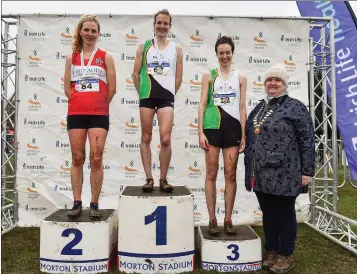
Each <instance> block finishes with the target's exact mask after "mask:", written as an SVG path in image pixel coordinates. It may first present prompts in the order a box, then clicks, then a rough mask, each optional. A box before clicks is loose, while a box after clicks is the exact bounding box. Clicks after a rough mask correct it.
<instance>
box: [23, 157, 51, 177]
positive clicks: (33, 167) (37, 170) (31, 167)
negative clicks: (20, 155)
mask: <svg viewBox="0 0 357 274" xmlns="http://www.w3.org/2000/svg"><path fill="white" fill-rule="evenodd" d="M40 160H41V161H43V158H40ZM22 168H23V169H24V170H28V171H30V172H32V173H34V174H44V172H45V166H44V165H43V164H27V163H23V164H22Z"/></svg>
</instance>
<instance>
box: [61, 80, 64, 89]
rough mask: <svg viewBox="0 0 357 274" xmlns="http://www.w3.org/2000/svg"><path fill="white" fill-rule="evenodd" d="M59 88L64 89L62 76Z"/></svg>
mask: <svg viewBox="0 0 357 274" xmlns="http://www.w3.org/2000/svg"><path fill="white" fill-rule="evenodd" d="M61 89H62V90H64V77H61Z"/></svg>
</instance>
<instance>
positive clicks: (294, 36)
mask: <svg viewBox="0 0 357 274" xmlns="http://www.w3.org/2000/svg"><path fill="white" fill-rule="evenodd" d="M78 19H79V15H66V16H56V15H48V16H47V15H39V16H37V15H33V16H29V15H28V16H22V17H21V18H20V22H19V32H18V35H19V38H18V47H19V55H20V56H19V57H20V67H19V92H20V94H19V96H20V103H19V113H18V121H19V122H18V141H19V151H18V169H17V184H18V192H19V225H20V226H37V225H39V223H40V220H42V219H43V218H45V217H46V216H48V215H50V214H51V213H52V212H54V211H56V210H57V209H60V208H70V207H71V206H72V200H73V196H72V188H71V182H70V170H71V152H70V145H69V138H68V134H67V129H66V113H67V104H68V100H67V98H66V96H65V95H64V85H63V75H64V67H65V61H66V58H67V56H68V55H69V54H71V42H72V38H73V33H74V29H75V26H76V22H77V20H78ZM100 22H101V31H102V33H101V35H100V38H99V41H98V46H99V47H100V48H102V49H104V50H106V51H108V52H110V53H111V54H112V55H113V57H114V61H115V66H116V72H117V94H116V95H115V97H114V99H113V101H112V103H111V105H110V130H109V134H108V138H107V143H106V146H105V151H104V162H103V165H104V184H103V188H102V192H101V196H100V202H99V204H100V208H103V209H104V208H117V207H118V195H119V194H120V192H121V191H123V189H124V187H125V186H127V185H137V186H141V185H142V184H143V183H144V179H145V175H144V171H143V168H142V163H141V158H140V151H139V145H140V131H141V129H140V118H139V108H138V95H137V92H136V90H135V88H134V85H133V80H132V71H133V65H134V60H135V52H136V49H137V47H138V45H139V43H141V42H144V41H145V40H147V39H150V38H152V37H153V18H152V16H134V15H128V16H113V15H111V16H109V15H101V16H100ZM222 35H229V36H231V37H232V38H233V40H234V43H235V47H236V49H235V54H234V58H233V62H234V68H235V69H236V70H238V71H239V72H240V73H241V74H242V75H245V76H246V77H247V79H248V84H247V108H248V112H250V111H251V110H252V109H253V108H254V107H255V106H256V105H257V104H258V101H259V100H260V99H262V98H263V97H264V96H265V94H264V87H263V75H264V72H265V71H266V70H267V69H268V68H269V67H271V66H274V65H276V64H281V65H284V66H285V68H286V70H287V71H288V74H289V76H290V80H289V85H290V87H289V92H290V95H291V96H292V97H295V98H297V99H299V100H301V101H302V102H304V103H305V104H306V105H307V104H308V78H307V76H308V73H307V60H308V56H307V54H308V36H309V23H308V22H307V21H304V20H286V19H260V18H259V19H252V18H250V19H247V18H209V17H190V16H179V17H176V16H174V17H173V21H172V29H171V33H170V35H169V38H170V39H171V40H172V41H174V42H176V43H178V44H180V45H181V46H182V47H183V52H184V73H183V83H182V86H181V88H180V90H179V92H178V93H177V95H176V103H175V120H174V127H173V132H172V150H173V151H172V160H171V165H170V167H169V172H168V179H169V180H170V182H171V183H172V184H173V185H186V186H188V187H189V188H190V190H191V191H192V193H193V194H194V195H195V205H194V214H195V224H196V225H200V224H207V222H208V214H207V209H206V201H205V197H204V180H205V161H204V152H203V151H202V150H201V149H200V148H199V144H198V135H197V133H198V131H197V113H198V105H199V98H200V91H201V78H202V74H203V73H204V72H206V71H208V70H209V69H211V68H214V67H217V65H218V63H217V58H216V55H215V51H214V45H215V42H216V40H217V38H218V37H220V36H222ZM153 126H154V127H153V128H154V129H153V131H154V132H153V140H152V145H151V150H152V169H153V175H154V179H155V180H156V181H157V182H158V179H159V170H160V163H159V157H158V156H159V152H160V139H159V132H158V122H157V119H156V116H155V118H154V122H153ZM86 153H87V154H86V160H85V165H84V184H83V194H82V195H83V199H82V200H83V203H84V206H89V202H90V182H89V179H90V164H89V144H88V142H87V147H86ZM221 156H222V155H221ZM237 173H238V175H237V180H238V190H237V197H236V203H235V208H234V211H233V220H234V222H235V223H239V224H258V223H260V222H261V216H262V214H261V211H260V209H259V205H258V203H257V200H256V197H255V195H254V193H250V192H247V191H246V190H245V187H244V182H243V178H244V165H243V155H241V156H240V158H239V164H238V169H237ZM308 205H309V198H308V195H306V194H305V195H300V196H299V198H298V199H297V204H296V208H297V211H298V216H299V220H300V221H301V220H304V218H306V216H307V213H308V211H309V209H308ZM216 210H217V218H218V220H219V222H220V223H222V222H223V218H224V167H223V159H222V158H221V159H220V163H219V173H218V179H217V209H216Z"/></svg>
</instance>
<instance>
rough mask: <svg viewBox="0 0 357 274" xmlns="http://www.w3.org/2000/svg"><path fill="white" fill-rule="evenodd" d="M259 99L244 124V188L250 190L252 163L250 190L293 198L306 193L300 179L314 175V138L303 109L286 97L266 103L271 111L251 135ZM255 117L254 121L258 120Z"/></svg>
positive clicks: (306, 114) (305, 109)
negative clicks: (257, 131) (253, 175)
mask: <svg viewBox="0 0 357 274" xmlns="http://www.w3.org/2000/svg"><path fill="white" fill-rule="evenodd" d="M263 104H264V100H262V101H261V102H260V103H259V104H258V105H257V106H256V107H255V108H254V109H253V111H252V112H251V113H250V115H249V116H248V119H247V124H246V150H245V157H244V165H245V186H246V189H247V190H248V191H251V178H252V177H251V175H252V172H253V162H255V168H254V173H255V182H254V191H259V192H263V193H267V194H274V195H283V196H297V195H299V194H300V193H304V192H307V187H302V182H301V176H302V175H306V176H311V177H312V176H314V171H315V138H314V137H315V135H314V127H313V123H312V120H311V117H310V114H309V112H308V110H307V108H306V106H305V105H304V104H303V103H302V102H300V101H299V100H297V99H293V98H291V97H289V96H288V95H285V96H282V97H279V98H274V99H272V100H270V101H269V103H268V106H267V107H266V110H265V111H264V112H263V115H265V114H266V112H267V111H268V110H269V109H273V110H274V112H273V114H272V115H271V116H269V117H268V118H267V119H266V120H265V122H264V123H263V124H262V125H261V127H260V130H261V132H260V134H258V135H255V134H254V133H253V130H254V129H253V119H254V117H255V116H256V115H257V113H258V112H259V110H260V109H261V108H262V106H263ZM260 116H261V115H259V117H258V122H259V121H260Z"/></svg>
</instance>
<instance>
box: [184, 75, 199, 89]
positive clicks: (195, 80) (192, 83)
mask: <svg viewBox="0 0 357 274" xmlns="http://www.w3.org/2000/svg"><path fill="white" fill-rule="evenodd" d="M200 80H201V79H200V76H199V75H198V74H197V73H195V74H194V75H193V77H192V78H191V79H190V80H189V81H187V82H185V83H187V84H189V85H190V92H201V81H200Z"/></svg>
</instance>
